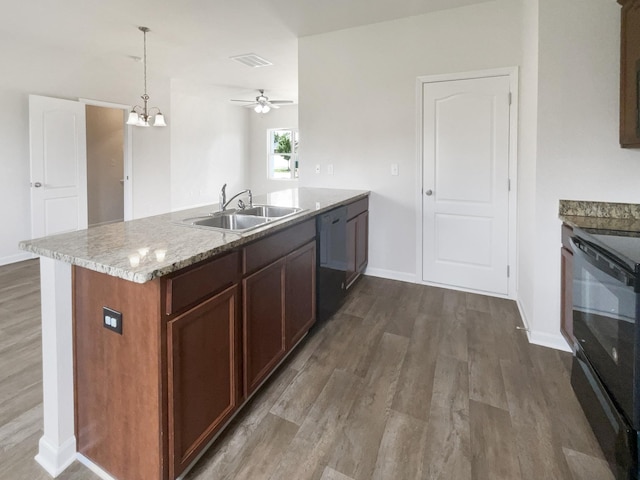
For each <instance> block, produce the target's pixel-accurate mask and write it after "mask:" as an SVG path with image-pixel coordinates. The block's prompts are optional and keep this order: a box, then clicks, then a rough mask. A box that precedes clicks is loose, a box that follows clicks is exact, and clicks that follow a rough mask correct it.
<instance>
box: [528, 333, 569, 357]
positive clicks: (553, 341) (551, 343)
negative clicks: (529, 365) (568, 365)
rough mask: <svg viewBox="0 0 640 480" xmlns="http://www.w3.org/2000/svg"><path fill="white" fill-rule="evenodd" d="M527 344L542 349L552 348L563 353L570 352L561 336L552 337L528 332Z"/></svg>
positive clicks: (551, 335)
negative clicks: (538, 346) (529, 343)
mask: <svg viewBox="0 0 640 480" xmlns="http://www.w3.org/2000/svg"><path fill="white" fill-rule="evenodd" d="M529 342H531V343H533V344H535V345H540V346H542V347H549V348H554V349H556V350H561V351H563V352H571V347H569V344H568V343H567V341H566V340H565V339H564V337H563V336H562V335H561V334H559V333H558V334H557V335H554V334H552V333H547V332H539V331H536V330H532V331H530V332H529Z"/></svg>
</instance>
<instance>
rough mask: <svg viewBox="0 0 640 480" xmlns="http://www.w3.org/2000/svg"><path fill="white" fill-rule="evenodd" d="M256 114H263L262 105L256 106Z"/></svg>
mask: <svg viewBox="0 0 640 480" xmlns="http://www.w3.org/2000/svg"><path fill="white" fill-rule="evenodd" d="M254 110H255V112H256V113H262V105H260V104H258V105H256V108H254Z"/></svg>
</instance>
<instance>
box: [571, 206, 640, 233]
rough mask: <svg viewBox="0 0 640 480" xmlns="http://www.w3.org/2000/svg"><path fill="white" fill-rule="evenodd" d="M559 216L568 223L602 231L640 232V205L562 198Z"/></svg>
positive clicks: (577, 226)
mask: <svg viewBox="0 0 640 480" xmlns="http://www.w3.org/2000/svg"><path fill="white" fill-rule="evenodd" d="M559 217H560V220H562V221H563V222H564V223H566V224H567V225H570V226H572V227H574V228H581V229H584V230H598V231H599V232H602V233H640V205H639V204H634V203H611V202H587V201H575V200H560V209H559Z"/></svg>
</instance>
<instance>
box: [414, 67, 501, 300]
mask: <svg viewBox="0 0 640 480" xmlns="http://www.w3.org/2000/svg"><path fill="white" fill-rule="evenodd" d="M509 86H510V79H509V77H508V76H498V77H488V78H473V79H465V80H452V81H443V82H434V83H425V84H424V85H423V132H422V135H423V174H424V178H423V195H422V201H423V210H422V211H423V235H422V238H423V256H422V258H423V268H422V272H423V273H422V275H423V281H425V282H433V283H440V284H444V285H448V286H454V287H460V288H468V289H473V290H481V291H485V292H489V293H496V294H507V293H508V267H507V265H508V258H509V255H508V250H509V186H508V181H509V98H510V96H509V89H510V87H509Z"/></svg>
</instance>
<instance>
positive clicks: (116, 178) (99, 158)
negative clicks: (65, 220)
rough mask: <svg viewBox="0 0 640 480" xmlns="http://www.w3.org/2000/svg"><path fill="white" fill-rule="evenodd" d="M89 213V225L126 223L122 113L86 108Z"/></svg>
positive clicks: (108, 109)
mask: <svg viewBox="0 0 640 480" xmlns="http://www.w3.org/2000/svg"><path fill="white" fill-rule="evenodd" d="M85 109H86V110H85V111H86V122H87V128H86V132H87V214H88V224H89V226H90V227H91V226H97V225H103V224H106V223H114V222H121V221H123V220H124V183H125V182H124V130H125V128H124V127H125V123H124V121H123V113H122V110H120V109H116V108H108V107H98V106H95V105H86V107H85Z"/></svg>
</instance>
